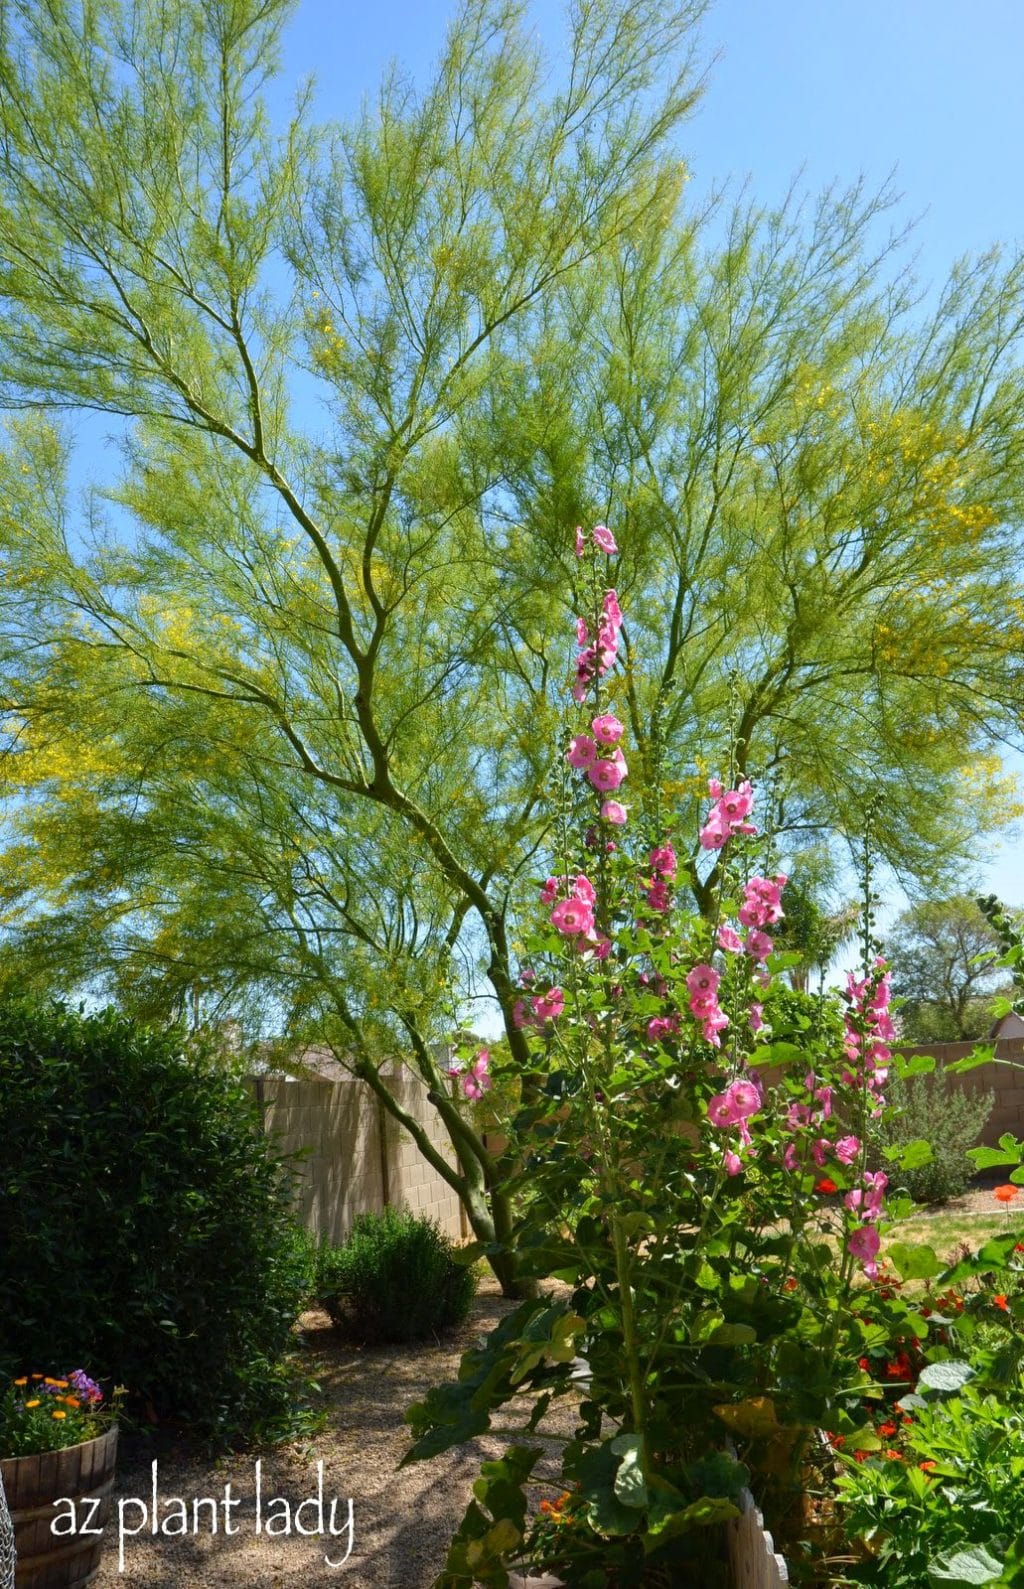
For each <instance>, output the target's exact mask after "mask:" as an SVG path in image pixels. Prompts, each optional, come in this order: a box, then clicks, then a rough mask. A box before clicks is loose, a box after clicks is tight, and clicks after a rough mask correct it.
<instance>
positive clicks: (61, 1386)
mask: <svg viewBox="0 0 1024 1589" xmlns="http://www.w3.org/2000/svg"><path fill="white" fill-rule="evenodd" d="M44 1384H47V1385H56V1386H57V1389H58V1390H67V1388H68V1382H67V1380H66V1379H50V1377H49V1375H47V1377H46V1379H45V1380H44Z"/></svg>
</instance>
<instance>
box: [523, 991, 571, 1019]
mask: <svg viewBox="0 0 1024 1589" xmlns="http://www.w3.org/2000/svg"><path fill="white" fill-rule="evenodd" d="M531 1003H532V1004H533V1013H534V1015H535V1016H536V1017H537V1019H538V1021H556V1020H557V1019H558V1017H559V1016H560V1015H561V1013H562V1011H563V1010H564V1009H565V994H564V993H563V992H562V990H561V988H549V990H548V992H547V993H546V994H544V993H536V994H534V997H533V999H532V1000H531Z"/></svg>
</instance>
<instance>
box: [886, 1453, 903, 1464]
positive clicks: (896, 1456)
mask: <svg viewBox="0 0 1024 1589" xmlns="http://www.w3.org/2000/svg"><path fill="white" fill-rule="evenodd" d="M884 1456H885V1460H886V1461H887V1462H902V1461H903V1452H902V1451H886V1452H885V1453H884Z"/></svg>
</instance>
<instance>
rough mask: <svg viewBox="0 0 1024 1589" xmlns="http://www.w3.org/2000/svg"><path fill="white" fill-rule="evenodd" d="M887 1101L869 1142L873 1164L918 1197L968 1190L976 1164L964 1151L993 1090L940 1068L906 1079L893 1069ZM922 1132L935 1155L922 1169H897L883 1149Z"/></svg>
mask: <svg viewBox="0 0 1024 1589" xmlns="http://www.w3.org/2000/svg"><path fill="white" fill-rule="evenodd" d="M885 1093H886V1099H887V1101H888V1104H889V1107H888V1108H887V1109H886V1111H885V1113H884V1115H883V1116H882V1117H881V1118H880V1119H879V1120H877V1121H875V1122H874V1123H873V1127H872V1136H871V1139H870V1142H869V1147H870V1150H871V1153H872V1159H873V1163H874V1167H875V1168H876V1169H884V1170H886V1171H887V1172H888V1174H889V1177H890V1180H892V1182H893V1183H894V1185H898V1186H901V1187H905V1188H906V1190H907V1191H908V1192H909V1194H910V1196H911V1197H912V1198H914V1200H915V1202H918V1203H944V1202H946V1201H947V1200H948V1199H949V1198H951V1197H960V1196H962V1194H963V1193H964V1192H965V1191H966V1190H967V1188H968V1186H969V1185H970V1182H971V1176H972V1175H973V1174H974V1167H973V1165H972V1164H971V1162H970V1160H969V1159H968V1158H967V1157H966V1153H967V1149H968V1148H971V1147H973V1146H974V1145H975V1143H976V1142H977V1140H978V1136H979V1135H980V1133H981V1131H982V1130H983V1129H984V1126H985V1122H986V1120H987V1119H988V1117H989V1115H990V1114H991V1113H992V1110H993V1107H994V1106H995V1101H996V1100H995V1093H993V1092H986V1093H982V1092H978V1091H976V1090H974V1089H971V1088H967V1087H963V1086H961V1085H960V1084H959V1083H958V1082H957V1080H956V1079H955V1077H952V1076H947V1075H946V1072H945V1071H944V1070H942V1069H936V1070H935V1071H933V1072H931V1073H930V1074H927V1075H923V1076H911V1077H910V1078H909V1079H908V1080H906V1081H900V1079H899V1078H898V1077H897V1076H895V1075H894V1074H893V1073H892V1072H890V1075H889V1080H888V1082H887V1083H886V1088H885ZM919 1138H923V1139H924V1140H925V1141H926V1142H928V1143H930V1145H931V1150H932V1159H931V1163H930V1164H922V1165H921V1166H920V1168H919V1169H914V1170H893V1168H892V1165H891V1163H890V1162H889V1161H888V1160H886V1159H885V1157H884V1155H883V1151H882V1150H883V1149H884V1148H888V1147H905V1146H906V1144H907V1143H908V1142H915V1141H917V1140H918V1139H919Z"/></svg>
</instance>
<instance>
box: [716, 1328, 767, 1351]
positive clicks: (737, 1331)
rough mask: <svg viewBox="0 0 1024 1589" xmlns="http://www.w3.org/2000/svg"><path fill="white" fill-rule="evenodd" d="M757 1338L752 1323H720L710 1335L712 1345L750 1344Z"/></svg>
mask: <svg viewBox="0 0 1024 1589" xmlns="http://www.w3.org/2000/svg"><path fill="white" fill-rule="evenodd" d="M756 1340H757V1331H756V1330H755V1329H754V1326H753V1325H752V1324H720V1325H719V1326H718V1328H717V1329H716V1330H715V1332H714V1334H713V1335H712V1336H711V1339H710V1345H712V1346H750V1345H752V1344H753V1342H754V1341H756Z"/></svg>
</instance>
